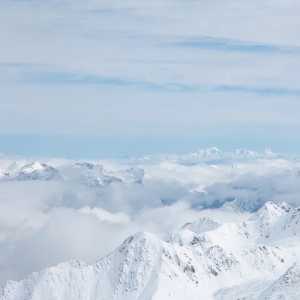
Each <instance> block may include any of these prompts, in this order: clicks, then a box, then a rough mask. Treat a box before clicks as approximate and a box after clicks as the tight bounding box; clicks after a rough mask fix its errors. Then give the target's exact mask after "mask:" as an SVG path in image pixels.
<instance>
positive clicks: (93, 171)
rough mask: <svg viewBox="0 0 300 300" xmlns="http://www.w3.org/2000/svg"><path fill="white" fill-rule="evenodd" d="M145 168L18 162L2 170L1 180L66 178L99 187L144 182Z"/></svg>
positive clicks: (85, 163) (66, 179) (83, 163)
mask: <svg viewBox="0 0 300 300" xmlns="http://www.w3.org/2000/svg"><path fill="white" fill-rule="evenodd" d="M144 174H145V172H144V170H143V169H141V168H138V167H130V168H127V169H122V170H119V171H116V172H108V171H106V170H105V169H104V167H103V166H102V165H100V164H93V163H88V162H82V163H75V164H74V165H71V166H67V167H64V166H63V167H61V168H54V167H52V166H50V165H47V164H45V163H40V162H32V163H30V164H26V165H24V166H22V167H18V165H17V164H16V163H13V164H11V165H10V166H9V167H7V168H6V169H4V170H0V181H13V180H17V181H24V180H64V181H77V182H79V183H81V184H83V185H85V186H88V187H92V188H99V187H105V186H108V185H109V184H111V183H114V182H124V183H142V180H143V177H144Z"/></svg>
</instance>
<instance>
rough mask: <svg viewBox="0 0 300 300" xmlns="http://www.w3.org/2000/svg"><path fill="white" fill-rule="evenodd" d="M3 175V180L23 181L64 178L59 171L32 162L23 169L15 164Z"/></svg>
mask: <svg viewBox="0 0 300 300" xmlns="http://www.w3.org/2000/svg"><path fill="white" fill-rule="evenodd" d="M2 172H3V171H2ZM2 174H3V175H2V176H1V175H0V178H1V179H2V180H18V181H23V180H52V179H62V176H61V175H60V173H59V171H58V170H57V169H55V168H53V167H52V166H48V165H46V164H44V163H39V162H32V163H30V164H26V165H25V166H23V167H21V168H18V166H17V164H16V163H13V164H11V165H10V166H9V167H8V168H7V169H6V170H5V171H4V172H3V173H2Z"/></svg>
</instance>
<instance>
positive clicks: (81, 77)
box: [0, 0, 300, 158]
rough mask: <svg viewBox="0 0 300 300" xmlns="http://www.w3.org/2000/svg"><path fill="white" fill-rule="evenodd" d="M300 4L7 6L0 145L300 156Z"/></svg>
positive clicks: (3, 9) (82, 152)
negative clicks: (250, 151) (218, 150)
mask: <svg viewBox="0 0 300 300" xmlns="http://www.w3.org/2000/svg"><path fill="white" fill-rule="evenodd" d="M299 9H300V3H299V1H296V0H287V1H279V0H272V1H271V0H264V1H261V0H260V1H259V0H253V1H248V0H247V1H242V2H241V1H238V0H224V1H217V0H213V1H207V0H205V1H197V0H188V1H181V0H164V1H144V0H131V1H117V0H111V1H105V0H101V1H93V0H87V1H79V0H75V1H68V0H66V1H59V0H44V1H41V0H31V1H11V0H3V1H1V3H0V45H1V46H0V88H1V98H0V108H1V109H0V152H3V153H6V154H13V155H17V154H20V155H28V156H33V155H45V156H63V157H70V158H77V157H123V156H140V155H143V154H158V153H186V152H189V151H193V150H197V149H199V148H207V147H210V146H213V145H214V146H217V147H219V148H222V149H223V150H233V149H234V148H237V147H243V148H251V149H254V150H260V149H263V148H265V147H271V148H273V149H274V150H275V151H279V152H287V153H300V138H299V135H298V132H299V129H300V119H299V111H300V102H299V97H300V83H299V82H300V81H299V77H300V69H299V65H300V34H299V31H300V29H299V28H300V20H299V14H298V12H299Z"/></svg>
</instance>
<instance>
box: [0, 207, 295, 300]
mask: <svg viewBox="0 0 300 300" xmlns="http://www.w3.org/2000/svg"><path fill="white" fill-rule="evenodd" d="M299 212H300V209H293V208H291V207H290V206H288V205H287V204H285V203H267V204H266V205H265V206H264V207H263V208H261V209H260V210H259V211H258V212H257V213H256V214H255V215H253V216H252V217H251V218H250V219H249V220H248V221H246V222H242V223H224V224H218V223H216V222H214V221H213V220H212V219H209V218H201V219H199V220H196V221H195V222H193V223H188V224H186V225H184V226H183V228H182V229H180V230H173V231H170V232H168V233H167V234H162V235H155V234H151V233H148V232H140V233H137V234H135V235H134V236H130V237H128V238H127V239H126V240H125V241H124V243H123V244H121V245H120V246H119V247H118V248H117V249H116V250H115V251H114V252H112V253H111V254H109V255H108V256H107V257H105V258H104V259H102V260H100V261H99V262H97V263H95V264H94V265H88V264H85V263H83V262H79V261H70V262H66V263H62V264H59V265H58V266H56V267H52V268H48V269H45V270H43V271H40V272H37V273H33V274H31V275H29V276H28V277H27V278H25V279H24V280H22V281H20V282H13V281H9V282H7V283H6V284H5V285H4V286H3V287H2V290H1V292H0V295H1V298H0V299H1V300H21V299H22V300H29V299H30V300H38V299H43V300H50V299H55V300H65V299H72V300H88V299H93V300H106V299H116V300H121V299H122V300H132V299H137V300H148V299H156V300H166V299H174V300H182V299H198V300H210V299H222V300H233V299H236V300H237V299H244V300H252V299H253V300H254V299H255V300H262V299H269V300H275V299H299V298H297V297H299V289H300V285H299V267H298V265H294V263H296V262H298V261H299V259H300V252H299V251H298V250H299V237H300V236H299V231H295V234H294V235H293V236H290V243H288V244H286V243H282V240H283V239H284V238H285V234H284V232H287V233H290V232H292V231H293V230H295V226H296V227H297V224H298V223H296V221H295V222H294V221H293V220H294V219H296V220H298V217H299ZM294 216H295V217H294ZM270 237H272V238H270ZM283 291H284V292H283ZM241 295H242V298H241ZM280 297H281V298H280ZM284 297H285V298H284Z"/></svg>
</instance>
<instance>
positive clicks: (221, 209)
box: [0, 152, 300, 282]
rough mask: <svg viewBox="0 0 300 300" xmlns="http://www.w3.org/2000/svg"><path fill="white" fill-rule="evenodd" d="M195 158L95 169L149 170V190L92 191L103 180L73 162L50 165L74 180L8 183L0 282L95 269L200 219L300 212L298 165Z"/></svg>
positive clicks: (1, 202) (112, 186)
mask: <svg viewBox="0 0 300 300" xmlns="http://www.w3.org/2000/svg"><path fill="white" fill-rule="evenodd" d="M201 153H202V152H201ZM268 153H269V152H268ZM271 154H272V153H271V152H270V154H269V155H271ZM194 155H196V154H192V155H190V156H189V157H190V160H187V158H186V157H185V158H184V159H183V158H180V157H179V156H169V158H167V157H156V158H155V157H152V158H149V157H148V158H147V157H144V158H140V159H131V160H100V161H94V162H93V163H94V164H95V163H101V164H103V165H104V168H105V169H106V171H105V172H107V173H106V174H111V176H125V175H126V174H128V172H129V171H126V172H124V171H119V170H131V168H132V167H138V168H142V169H144V170H145V174H144V177H143V179H142V183H143V184H140V183H136V182H132V180H131V179H130V180H131V181H130V180H129V181H128V180H127V181H126V179H124V182H119V181H115V182H111V183H108V184H107V185H106V186H105V187H101V186H98V185H95V184H92V185H91V183H93V180H96V179H97V178H99V177H97V176H98V175H97V174H96V173H81V174H84V176H89V177H88V180H89V181H86V180H87V179H84V180H83V179H82V178H84V177H78V176H77V177H76V176H71V175H70V170H73V169H72V168H73V167H71V169H68V168H70V166H73V165H74V161H69V160H57V159H48V160H47V161H45V162H46V163H47V164H52V165H53V166H54V167H55V168H57V169H58V170H59V172H62V174H63V175H64V176H67V175H68V176H69V177H68V178H69V179H68V180H64V181H63V180H61V179H59V180H50V181H49V180H48V181H44V180H25V181H17V180H13V181H11V180H4V181H3V180H2V181H1V182H0V187H1V194H0V220H1V222H0V281H1V282H4V281H5V280H8V279H21V278H23V277H24V276H25V275H26V274H28V273H31V272H32V271H37V270H40V269H42V268H45V267H47V266H51V265H55V264H57V263H59V262H62V261H66V260H70V259H80V260H83V261H86V262H94V261H96V260H98V259H100V258H101V257H103V256H105V255H106V254H108V253H109V252H110V251H112V250H114V249H115V248H116V247H117V246H118V245H119V244H120V243H121V242H122V241H123V240H124V239H125V238H126V237H127V236H129V235H131V234H133V233H135V232H137V231H141V230H148V231H150V232H154V233H164V232H166V231H168V230H170V229H176V228H180V227H181V226H182V225H184V224H185V223H186V222H191V221H195V220H196V219H197V218H199V217H201V216H210V217H212V218H213V219H215V220H216V221H218V222H224V221H230V220H232V219H234V220H235V221H238V220H244V219H246V218H247V217H248V215H249V212H251V211H255V210H257V209H258V208H259V207H260V206H261V205H262V204H263V203H264V202H266V201H286V202H288V203H290V204H292V205H300V203H299V201H300V200H299V199H300V189H299V186H300V185H299V168H300V164H299V162H298V160H287V159H282V158H277V157H276V156H275V157H272V156H271V157H270V158H268V159H262V158H259V159H257V158H243V159H237V158H236V157H235V158H234V159H232V158H230V157H228V156H226V155H224V156H221V157H219V158H218V159H216V157H215V158H214V157H212V158H210V157H207V158H205V159H204V158H202V159H201V158H199V157H198V158H197V157H196V158H195V156H194ZM272 155H273V154H272ZM15 161H16V163H14V164H12V163H13V162H15ZM233 161H235V162H236V163H234V164H233V163H232V162H233ZM27 162H30V160H26V159H25V158H23V159H17V160H16V159H15V158H9V157H5V156H4V157H2V159H1V160H0V169H1V170H2V174H5V172H7V171H8V170H10V172H13V170H14V168H19V167H21V166H23V165H24V164H25V163H27ZM27 168H28V167H27ZM97 168H98V167H97ZM75 169H76V170H77V169H78V168H77V167H76V168H75ZM66 170H67V171H66ZM84 172H86V171H84ZM66 174H67V175H66ZM90 174H96V175H97V176H96V175H95V176H96V177H94V178H92V177H90V176H91V175H90ZM120 174H121V175H120ZM124 174H125V175H124ZM138 174H139V175H143V172H141V171H139V172H138ZM126 176H129V175H126ZM130 176H131V175H130ZM124 178H125V177H124ZM128 178H129V177H128ZM130 178H131V177H130ZM224 203H225V205H224Z"/></svg>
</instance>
